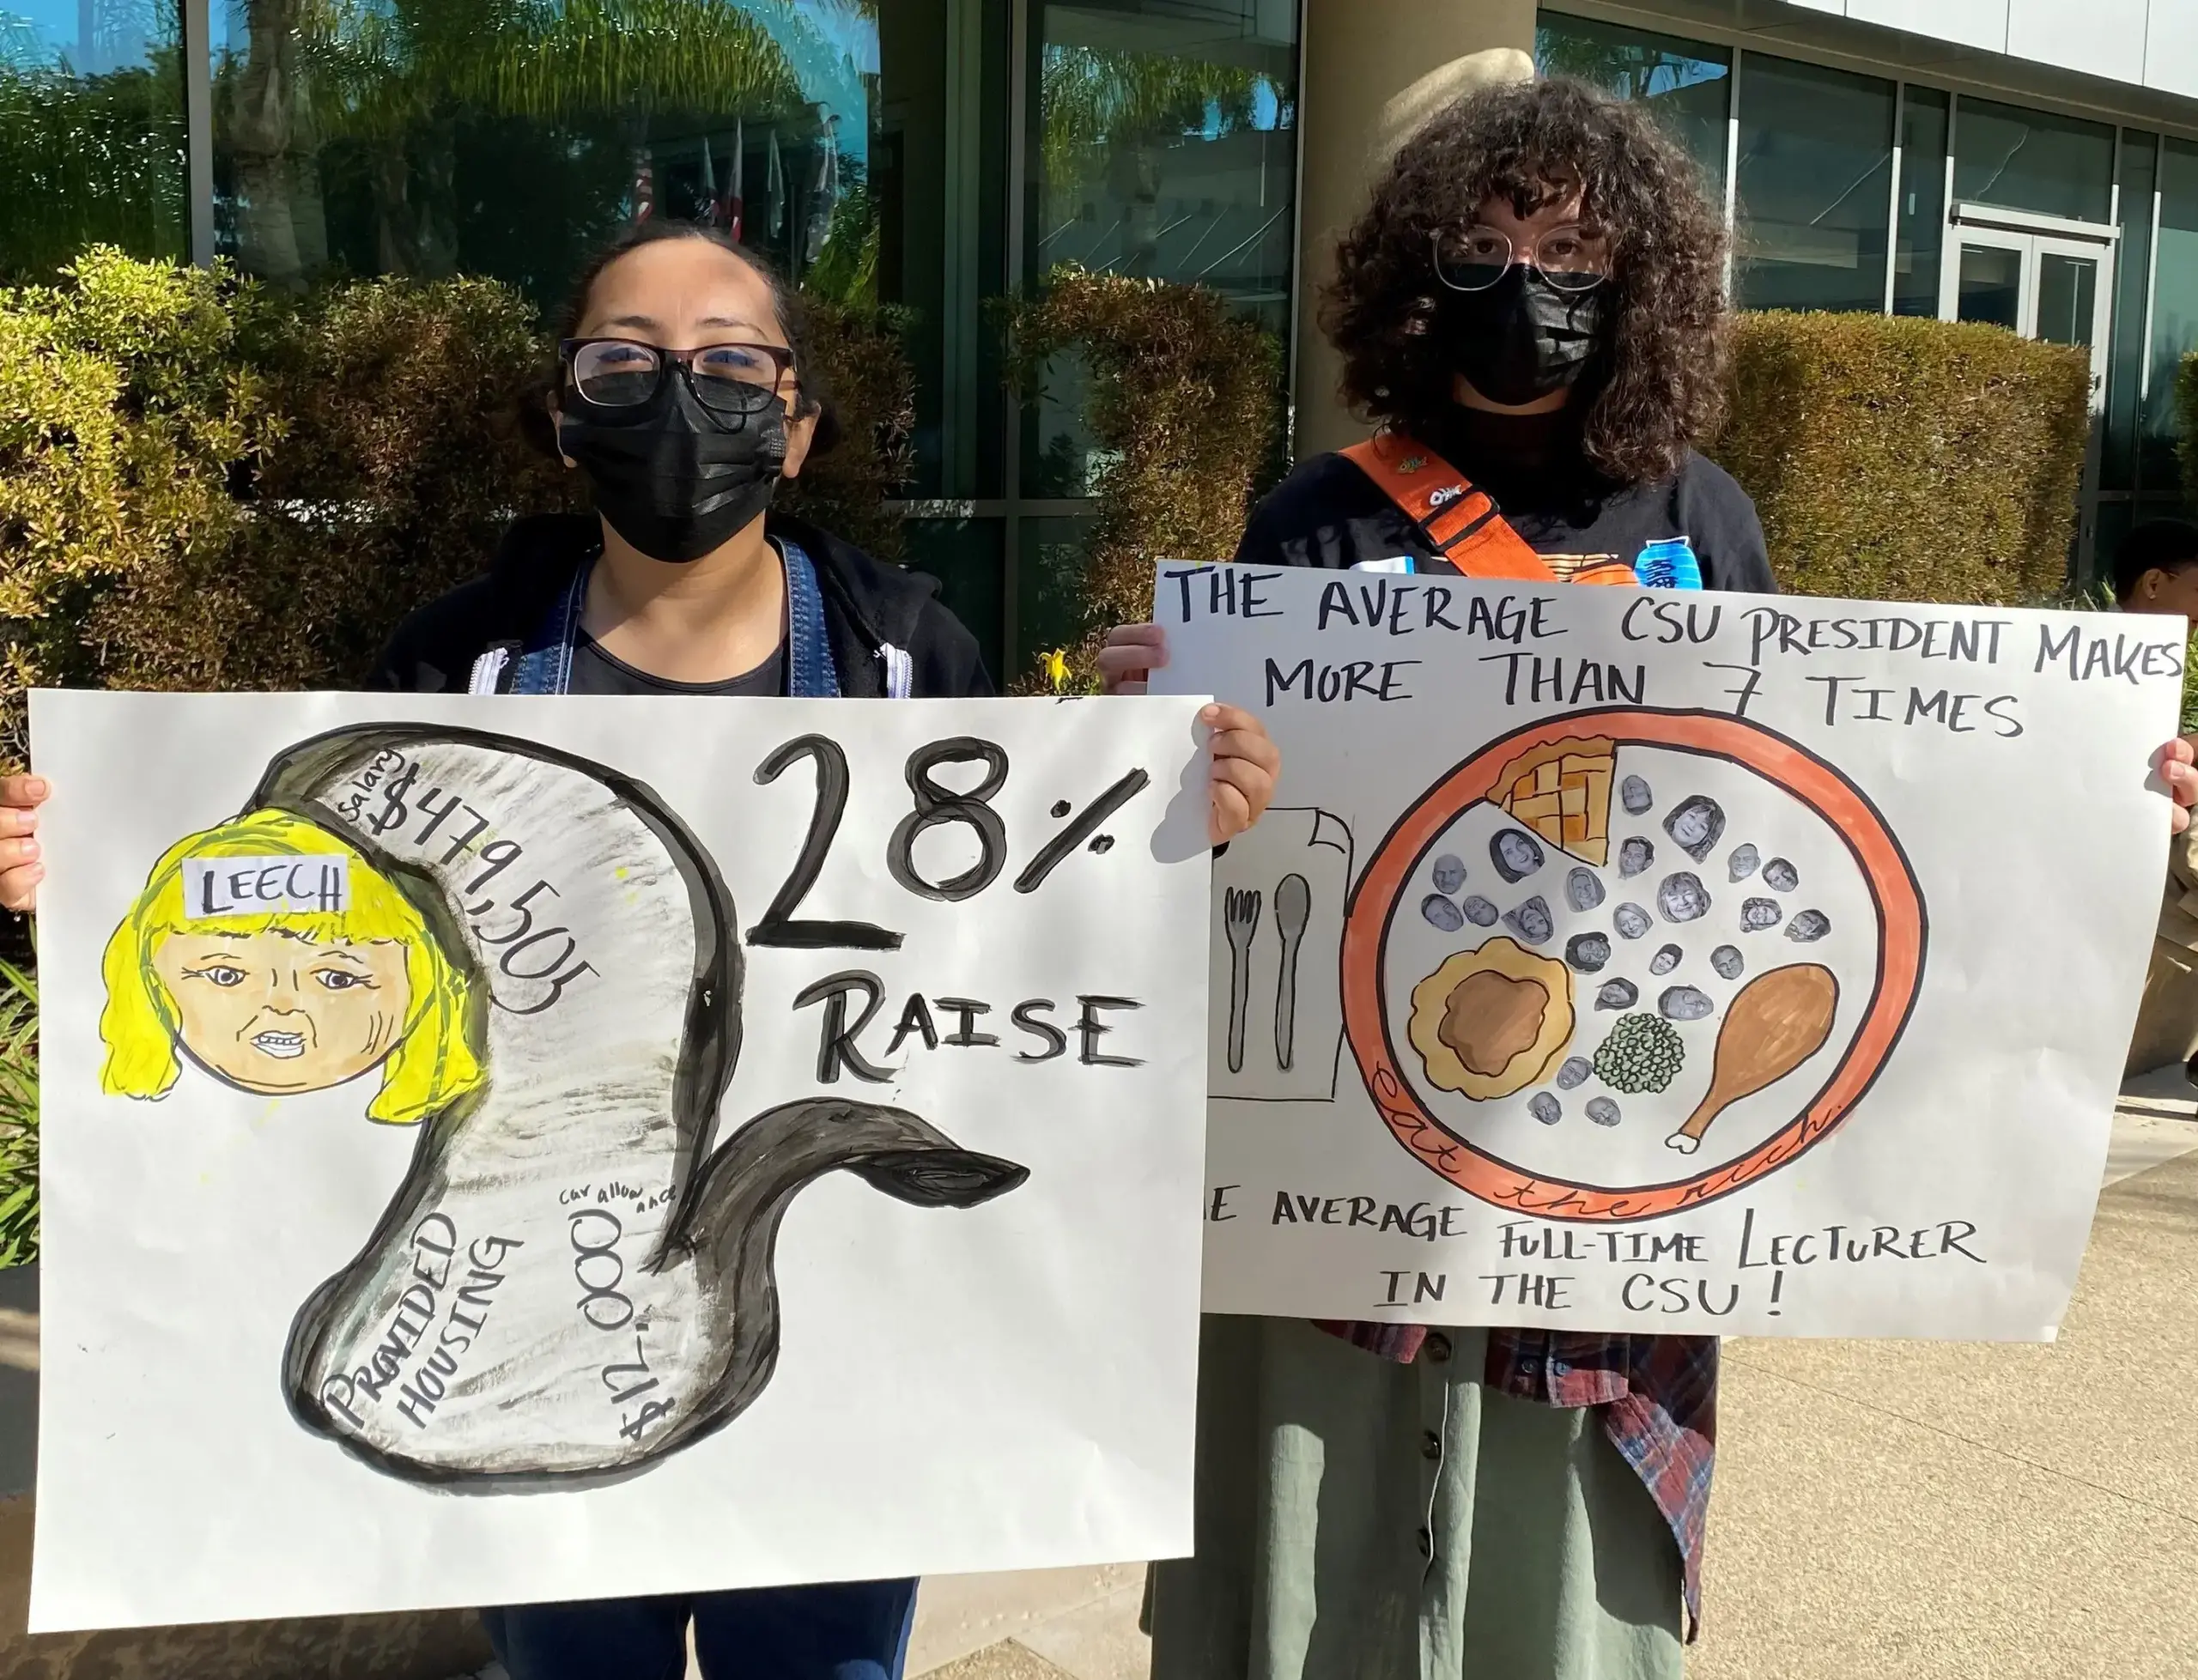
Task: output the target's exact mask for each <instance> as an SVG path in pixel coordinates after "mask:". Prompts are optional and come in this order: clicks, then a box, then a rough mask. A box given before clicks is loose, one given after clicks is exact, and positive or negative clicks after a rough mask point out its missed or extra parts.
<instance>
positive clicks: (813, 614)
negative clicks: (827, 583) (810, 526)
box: [778, 537, 840, 700]
mask: <svg viewBox="0 0 2198 1680" xmlns="http://www.w3.org/2000/svg"><path fill="white" fill-rule="evenodd" d="M778 544H779V552H780V555H783V556H784V557H785V559H786V693H787V694H791V695H792V696H793V698H794V699H796V700H837V699H838V698H839V697H840V671H839V667H838V666H837V665H835V664H833V662H832V643H831V640H830V638H829V637H828V636H827V635H826V634H824V591H823V589H822V588H821V587H820V586H819V585H818V584H817V567H816V565H815V563H814V562H812V561H811V560H810V558H809V555H807V554H806V553H805V552H804V550H803V549H802V546H801V544H800V543H797V542H795V541H794V540H793V539H792V537H780V538H779V539H778Z"/></svg>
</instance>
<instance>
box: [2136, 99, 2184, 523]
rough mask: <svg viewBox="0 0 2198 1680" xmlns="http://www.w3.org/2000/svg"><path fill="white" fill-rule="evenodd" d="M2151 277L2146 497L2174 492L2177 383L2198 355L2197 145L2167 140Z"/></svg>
mask: <svg viewBox="0 0 2198 1680" xmlns="http://www.w3.org/2000/svg"><path fill="white" fill-rule="evenodd" d="M2152 272H2153V274H2154V276H2156V278H2155V280H2154V282H2153V292H2152V381H2151V386H2150V390H2149V391H2148V392H2147V394H2146V398H2145V425H2144V432H2143V434H2142V437H2143V440H2142V445H2141V448H2142V454H2141V456H2140V459H2139V461H2138V466H2137V470H2138V474H2139V479H2140V482H2141V483H2142V484H2143V485H2144V487H2145V490H2146V494H2152V493H2155V492H2160V491H2171V490H2172V489H2173V488H2175V486H2176V485H2177V482H2178V478H2177V464H2176V458H2175V438H2176V419H2175V379H2176V374H2177V371H2178V370H2179V369H2180V368H2181V367H2182V365H2183V357H2185V356H2187V355H2190V354H2191V353H2192V352H2193V351H2198V144H2194V143H2192V142H2190V141H2188V140H2167V141H2165V142H2163V143H2162V144H2161V149H2160V245H2159V251H2158V252H2156V253H2155V255H2154V259H2153V264H2152Z"/></svg>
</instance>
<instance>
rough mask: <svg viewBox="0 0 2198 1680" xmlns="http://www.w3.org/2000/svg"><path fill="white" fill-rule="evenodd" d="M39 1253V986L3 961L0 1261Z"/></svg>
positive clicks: (20, 1260)
mask: <svg viewBox="0 0 2198 1680" xmlns="http://www.w3.org/2000/svg"><path fill="white" fill-rule="evenodd" d="M36 1258H38V987H37V986H36V985H35V984H34V983H33V981H32V979H31V978H30V977H29V976H28V975H27V974H26V973H23V971H22V970H21V969H20V968H17V967H15V966H14V965H13V964H10V963H6V962H0V1266H20V1265H29V1264H30V1263H31V1262H32V1261H33V1260H35V1259H36Z"/></svg>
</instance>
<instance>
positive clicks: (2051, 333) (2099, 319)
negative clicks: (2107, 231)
mask: <svg viewBox="0 0 2198 1680" xmlns="http://www.w3.org/2000/svg"><path fill="white" fill-rule="evenodd" d="M2032 243H2033V244H2034V246H2036V250H2035V252H2034V253H2033V255H2032V257H2031V263H2032V264H2033V270H2034V273H2035V276H2036V277H2035V280H2034V282H2033V284H2032V289H2033V291H2034V293H2035V294H2036V295H2035V301H2034V303H2033V305H2032V318H2031V333H2030V336H2031V337H2033V338H2039V339H2043V340H2044V342H2045V343H2049V344H2075V345H2080V346H2081V347H2082V348H2083V349H2086V350H2089V351H2090V352H2091V357H2092V413H2093V414H2097V413H2098V411H2099V409H2100V408H2101V406H2102V405H2103V404H2104V400H2105V397H2106V353H2107V349H2108V344H2109V342H2110V331H2109V329H2110V324H2111V318H2112V310H2113V306H2114V272H2113V264H2114V256H2113V252H2112V249H2111V247H2108V248H2106V249H2104V250H2103V249H2101V248H2100V247H2099V246H2095V245H2092V244H2089V243H2088V242H2086V241H2080V240H2054V239H2048V238H2046V237H2045V236H2044V235H2043V234H2040V235H2038V236H2037V238H2036V239H2035V240H2033V241H2032Z"/></svg>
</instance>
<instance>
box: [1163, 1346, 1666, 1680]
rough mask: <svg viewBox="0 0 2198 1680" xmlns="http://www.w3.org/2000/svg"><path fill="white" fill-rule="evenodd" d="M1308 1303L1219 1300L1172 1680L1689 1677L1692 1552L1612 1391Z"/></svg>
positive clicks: (1170, 1577) (1167, 1629) (1202, 1359)
mask: <svg viewBox="0 0 2198 1680" xmlns="http://www.w3.org/2000/svg"><path fill="white" fill-rule="evenodd" d="M1443 1336H1444V1337H1446V1338H1447V1341H1448V1345H1449V1349H1450V1356H1449V1357H1448V1359H1440V1358H1435V1357H1430V1354H1432V1353H1436V1352H1439V1351H1440V1349H1441V1344H1439V1343H1435V1342H1434V1341H1433V1340H1432V1338H1430V1347H1429V1348H1428V1349H1423V1350H1422V1352H1421V1354H1420V1356H1419V1358H1418V1360H1417V1361H1415V1362H1413V1363H1412V1364H1410V1365H1400V1364H1398V1363H1397V1362H1394V1361H1393V1360H1384V1359H1381V1358H1378V1357H1376V1356H1375V1355H1373V1354H1370V1353H1366V1352H1364V1351H1363V1350H1361V1349H1357V1348H1355V1347H1353V1346H1351V1344H1350V1343H1347V1342H1344V1341H1341V1340H1339V1339H1338V1338H1337V1337H1333V1336H1328V1335H1326V1334H1324V1333H1323V1332H1321V1331H1318V1330H1315V1328H1314V1327H1313V1326H1312V1325H1309V1324H1306V1323H1303V1322H1302V1321H1300V1320H1297V1319H1243V1318H1221V1317H1211V1316H1210V1317H1208V1318H1207V1319H1206V1320H1205V1329H1204V1332H1203V1334H1202V1336H1201V1337H1200V1345H1199V1415H1198V1471H1197V1478H1198V1479H1197V1488H1198V1513H1197V1528H1196V1535H1197V1544H1198V1551H1197V1555H1196V1556H1193V1557H1188V1558H1184V1559H1181V1560H1178V1561H1176V1562H1168V1563H1158V1564H1155V1565H1154V1566H1153V1568H1152V1572H1151V1576H1150V1578H1149V1580H1148V1582H1147V1586H1146V1601H1145V1622H1146V1627H1147V1628H1148V1630H1149V1631H1150V1632H1151V1635H1152V1676H1153V1680H1413V1677H1418V1680H1678V1677H1679V1675H1680V1674H1681V1673H1682V1672H1683V1670H1684V1667H1685V1664H1684V1660H1683V1658H1682V1654H1681V1653H1682V1649H1683V1647H1682V1646H1681V1642H1680V1628H1681V1625H1682V1623H1681V1616H1682V1614H1683V1610H1682V1606H1681V1601H1680V1571H1679V1548H1678V1545H1677V1544H1676V1543H1675V1542H1674V1541H1673V1538H1672V1533H1671V1530H1670V1529H1669V1528H1668V1527H1667V1525H1665V1521H1664V1518H1663V1515H1662V1513H1661V1512H1659V1511H1658V1510H1657V1508H1656V1506H1655V1501H1653V1500H1651V1499H1650V1498H1649V1492H1648V1489H1645V1488H1643V1487H1642V1485H1641V1482H1640V1479H1639V1477H1636V1475H1635V1474H1634V1472H1633V1471H1632V1469H1631V1468H1630V1466H1629V1465H1627V1464H1626V1462H1625V1460H1624V1459H1622V1458H1621V1457H1619V1456H1618V1449H1617V1448H1615V1447H1614V1446H1612V1445H1611V1444H1610V1441H1609V1439H1608V1437H1606V1435H1605V1434H1604V1433H1603V1429H1602V1424H1601V1420H1600V1419H1599V1418H1598V1417H1596V1416H1595V1415H1594V1411H1593V1410H1592V1409H1588V1408H1573V1409H1566V1410H1559V1409H1557V1408H1555V1407H1551V1406H1542V1405H1536V1404H1533V1403H1532V1402H1529V1401H1525V1400H1519V1399H1515V1398H1512V1397H1510V1396H1509V1395H1506V1394H1500V1393H1496V1392H1491V1391H1490V1390H1489V1389H1487V1388H1485V1387H1484V1386H1482V1384H1481V1382H1480V1381H1479V1378H1480V1375H1481V1372H1482V1368H1483V1363H1484V1360H1485V1349H1486V1345H1487V1343H1486V1336H1485V1332H1484V1331H1478V1330H1452V1331H1444V1332H1443Z"/></svg>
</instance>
